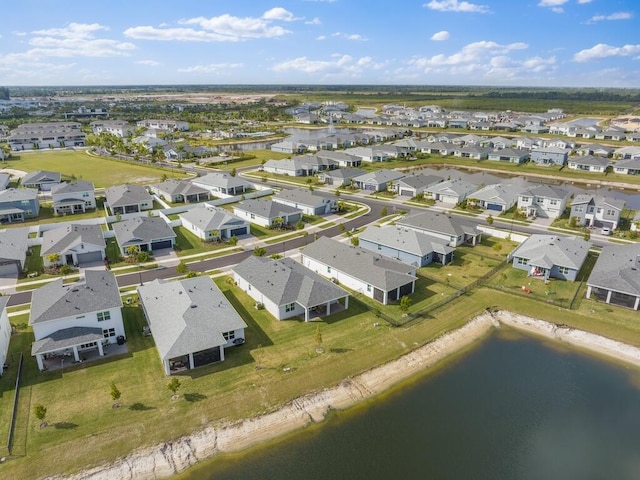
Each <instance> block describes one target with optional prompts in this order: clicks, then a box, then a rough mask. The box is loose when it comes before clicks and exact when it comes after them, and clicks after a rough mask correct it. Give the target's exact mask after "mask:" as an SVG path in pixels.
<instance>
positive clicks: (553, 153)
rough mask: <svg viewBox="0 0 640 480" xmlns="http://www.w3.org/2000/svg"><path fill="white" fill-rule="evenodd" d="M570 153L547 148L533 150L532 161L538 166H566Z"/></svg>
mask: <svg viewBox="0 0 640 480" xmlns="http://www.w3.org/2000/svg"><path fill="white" fill-rule="evenodd" d="M568 156H569V151H568V150H565V149H564V148H558V147H546V148H534V149H533V150H531V154H530V158H531V161H532V162H533V163H535V164H537V165H560V166H562V165H566V163H567V158H568Z"/></svg>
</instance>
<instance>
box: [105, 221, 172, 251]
mask: <svg viewBox="0 0 640 480" xmlns="http://www.w3.org/2000/svg"><path fill="white" fill-rule="evenodd" d="M112 228H113V232H114V233H115V235H116V240H117V242H118V246H119V247H120V252H121V253H122V255H127V254H128V252H127V250H128V249H129V248H130V247H137V248H138V249H139V251H141V252H155V251H156V250H162V249H165V248H173V246H174V245H175V241H176V234H175V232H174V231H173V229H172V228H171V227H170V226H169V224H167V222H165V221H164V220H163V219H162V218H160V217H135V218H130V219H128V220H123V221H121V222H116V223H114V224H113V225H112Z"/></svg>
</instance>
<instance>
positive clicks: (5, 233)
mask: <svg viewBox="0 0 640 480" xmlns="http://www.w3.org/2000/svg"><path fill="white" fill-rule="evenodd" d="M28 238H29V228H27V227H21V228H6V229H4V230H0V264H3V263H9V262H14V261H20V262H22V261H24V258H25V256H26V254H27V250H28V246H27V239H28ZM0 298H3V297H0Z"/></svg>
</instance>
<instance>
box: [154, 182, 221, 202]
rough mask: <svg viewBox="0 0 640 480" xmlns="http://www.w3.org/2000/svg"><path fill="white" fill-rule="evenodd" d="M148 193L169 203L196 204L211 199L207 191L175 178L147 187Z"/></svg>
mask: <svg viewBox="0 0 640 480" xmlns="http://www.w3.org/2000/svg"><path fill="white" fill-rule="evenodd" d="M149 191H150V192H151V193H152V194H154V195H157V196H158V197H160V198H162V199H163V200H164V201H166V202H169V203H198V202H203V201H205V200H209V198H211V193H210V192H209V190H207V189H205V188H202V187H199V186H198V185H195V184H194V183H192V182H190V181H188V180H176V179H175V178H169V179H167V180H165V181H164V182H160V183H154V184H152V185H149Z"/></svg>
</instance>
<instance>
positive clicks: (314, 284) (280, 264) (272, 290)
mask: <svg viewBox="0 0 640 480" xmlns="http://www.w3.org/2000/svg"><path fill="white" fill-rule="evenodd" d="M233 271H234V272H236V273H237V274H238V275H239V276H240V277H242V278H244V279H245V280H246V281H247V282H248V283H249V284H251V285H252V287H253V288H255V289H256V290H258V291H260V292H261V293H262V294H263V295H264V296H265V297H267V298H268V299H269V300H271V301H272V302H273V303H275V304H276V305H279V306H281V305H286V304H289V303H294V302H295V303H298V304H300V305H302V306H303V307H315V306H317V305H322V304H326V303H328V302H330V301H333V300H337V299H340V298H344V297H346V296H348V295H349V293H348V292H347V291H346V290H343V289H342V288H340V287H338V286H337V285H335V284H334V283H333V282H330V281H329V280H327V279H325V278H323V277H321V276H320V275H318V274H317V273H315V272H312V271H311V270H309V269H308V268H306V267H304V266H303V265H301V264H299V263H298V262H296V261H294V260H292V259H290V258H282V259H280V260H271V259H268V258H264V257H256V256H251V257H248V258H247V259H245V260H243V261H242V262H240V263H239V264H238V265H236V266H235V267H233Z"/></svg>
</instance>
